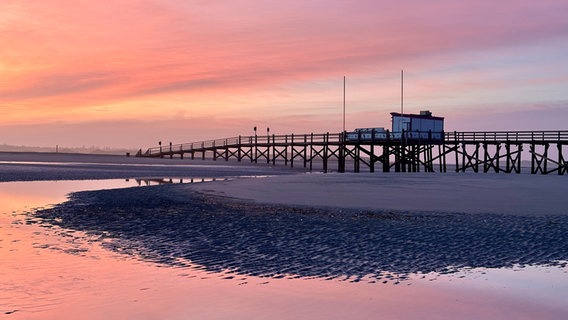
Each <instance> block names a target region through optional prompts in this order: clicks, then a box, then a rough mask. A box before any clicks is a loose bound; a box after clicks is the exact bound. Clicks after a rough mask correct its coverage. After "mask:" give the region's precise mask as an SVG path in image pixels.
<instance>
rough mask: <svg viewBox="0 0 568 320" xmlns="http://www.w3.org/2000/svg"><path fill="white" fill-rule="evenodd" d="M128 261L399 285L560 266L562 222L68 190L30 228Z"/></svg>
mask: <svg viewBox="0 0 568 320" xmlns="http://www.w3.org/2000/svg"><path fill="white" fill-rule="evenodd" d="M38 221H41V222H42V223H49V224H54V225H58V226H61V227H63V228H67V229H73V230H80V231H84V232H87V233H89V234H92V235H97V236H99V237H100V238H101V239H103V238H104V239H105V243H104V245H105V246H106V247H108V248H110V249H112V250H115V251H117V252H121V253H124V254H127V255H130V256H136V257H140V258H141V259H144V260H147V261H154V262H159V263H164V264H168V265H173V266H175V265H184V261H188V262H189V263H190V264H192V265H198V266H200V268H201V269H203V270H206V271H209V272H215V273H225V274H227V273H229V274H230V273H233V274H241V275H248V276H260V277H271V278H283V277H288V278H295V277H300V278H313V277H316V278H324V279H349V280H350V281H360V280H366V281H371V282H375V281H380V282H395V283H398V282H400V281H402V280H405V279H406V277H407V275H409V274H417V273H418V274H420V273H422V274H427V273H431V272H435V273H438V274H440V273H450V272H455V271H457V270H460V269H462V268H478V267H487V268H501V267H512V266H515V265H548V264H555V265H561V266H565V264H564V263H563V262H562V261H567V260H568V234H567V233H566V232H565V231H566V230H567V229H568V217H565V216H540V217H519V216H511V215H508V216H501V215H481V214H479V215H460V214H435V213H429V214H419V213H400V212H399V213H392V212H337V211H330V210H323V209H304V208H290V207H274V206H260V205H253V204H250V203H244V202H234V201H226V199H222V198H212V197H205V196H202V195H199V194H191V193H189V192H188V191H187V190H186V189H184V188H177V187H176V186H174V185H161V186H156V187H151V188H134V189H132V188H131V189H120V190H114V191H104V190H103V191H94V192H83V193H77V194H73V196H72V198H71V200H70V201H69V202H67V203H64V204H61V205H58V206H56V207H54V208H49V209H45V210H40V211H38V212H37V213H36V215H35V216H34V218H32V219H30V222H38Z"/></svg>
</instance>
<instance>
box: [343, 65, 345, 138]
mask: <svg viewBox="0 0 568 320" xmlns="http://www.w3.org/2000/svg"><path fill="white" fill-rule="evenodd" d="M343 132H345V76H343Z"/></svg>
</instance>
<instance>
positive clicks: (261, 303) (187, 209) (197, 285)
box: [0, 179, 568, 319]
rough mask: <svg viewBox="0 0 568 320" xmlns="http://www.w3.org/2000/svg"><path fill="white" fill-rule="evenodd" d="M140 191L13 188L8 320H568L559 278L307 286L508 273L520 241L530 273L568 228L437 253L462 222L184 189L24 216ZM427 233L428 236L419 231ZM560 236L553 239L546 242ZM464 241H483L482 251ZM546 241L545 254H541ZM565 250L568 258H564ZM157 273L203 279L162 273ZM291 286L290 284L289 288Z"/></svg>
mask: <svg viewBox="0 0 568 320" xmlns="http://www.w3.org/2000/svg"><path fill="white" fill-rule="evenodd" d="M174 181H179V180H178V179H174ZM184 181H185V179H184ZM144 184H145V183H143V184H142V185H144ZM135 185H137V182H136V181H135V180H130V181H126V180H113V181H67V182H62V181H60V182H56V183H55V182H51V181H50V182H31V183H30V182H26V183H0V204H1V209H2V210H0V235H1V236H0V261H1V267H0V314H1V315H2V316H3V317H5V318H6V319H67V318H76V317H77V316H76V315H81V316H80V317H81V318H82V319H106V318H108V315H109V314H112V315H113V317H115V318H121V319H140V318H156V319H159V318H161V319H187V318H195V319H208V318H209V319H210V318H216V319H219V318H225V319H226V318H231V319H250V318H270V319H289V318H291V317H294V316H297V315H299V314H301V315H302V316H301V317H303V318H310V319H330V318H340V319H372V318H377V317H381V318H397V319H417V318H424V317H425V316H424V315H425V314H426V315H431V316H432V317H436V318H438V319H455V318H460V319H465V318H483V319H500V318H505V317H506V318H515V319H535V318H539V319H562V318H563V316H565V314H566V312H568V309H567V307H566V304H565V303H564V299H565V297H564V293H565V292H566V290H567V289H568V283H567V279H568V277H566V271H565V270H564V271H562V270H561V269H559V268H544V267H534V268H532V267H529V268H523V269H519V268H515V269H510V270H502V269H490V270H483V271H481V272H480V271H479V270H478V269H475V270H474V269H468V271H462V272H459V273H456V274H452V275H444V276H438V275H437V274H438V273H436V272H434V273H432V274H427V275H426V276H427V277H435V276H437V277H438V279H439V280H442V281H432V282H430V281H424V282H418V281H419V279H415V278H413V279H415V280H413V281H412V285H411V286H408V285H398V286H390V285H388V286H382V285H367V284H365V283H349V282H345V281H341V282H340V281H320V280H319V279H307V277H318V278H321V277H327V276H326V275H328V274H332V275H340V274H342V276H339V277H338V279H347V278H348V276H349V275H358V274H359V275H360V274H364V273H365V272H370V273H374V274H376V273H377V272H378V270H383V269H380V268H382V267H384V268H385V269H386V270H396V266H395V265H390V266H389V265H387V263H390V264H393V263H395V262H394V260H392V259H386V260H385V261H386V262H385V263H383V264H380V263H379V264H377V263H376V262H375V260H377V259H378V258H379V257H380V255H381V254H382V255H385V256H388V254H389V252H390V255H392V256H393V257H394V256H400V257H399V262H401V263H402V267H401V270H403V269H404V268H408V267H409V265H411V263H410V262H408V263H405V262H404V261H403V260H404V259H409V258H408V256H409V255H408V253H404V251H405V250H408V251H411V252H415V254H417V251H420V250H422V251H424V252H425V253H424V254H423V255H426V256H427V253H426V251H428V250H431V251H432V252H431V257H430V258H427V257H426V258H425V260H424V261H422V262H420V261H419V260H415V261H414V263H416V265H417V266H419V267H417V268H416V270H420V269H422V268H423V270H428V269H431V268H424V265H427V263H425V262H427V261H428V260H429V259H433V258H432V257H433V256H435V255H437V256H438V258H437V259H438V260H439V261H446V262H448V261H450V262H451V261H452V258H451V256H452V255H454V256H462V258H463V257H464V256H467V254H465V253H464V252H463V251H467V250H472V251H473V253H472V254H471V257H472V258H475V259H477V260H478V261H481V262H480V264H483V263H482V262H483V261H484V260H487V259H489V258H490V257H491V256H492V255H496V256H498V253H499V252H502V251H504V252H507V251H508V250H512V252H510V253H509V254H505V256H504V257H500V259H499V263H496V264H497V265H501V264H503V262H507V264H508V263H510V262H511V261H513V260H514V259H512V256H514V255H515V254H519V250H518V249H511V248H508V244H510V243H514V242H516V241H525V242H526V243H525V244H523V245H521V246H524V248H526V249H527V252H526V254H520V255H519V256H520V258H519V261H527V258H526V257H528V256H541V257H540V258H538V259H535V260H534V261H536V262H539V261H540V262H542V261H553V260H554V259H555V258H557V257H563V256H565V255H566V250H565V248H564V247H563V246H562V243H566V239H565V238H564V237H562V236H560V237H558V230H557V229H560V230H564V231H565V230H566V224H565V221H563V220H562V221H561V220H547V218H544V220H543V221H544V222H545V223H543V221H533V220H528V221H526V224H531V223H532V222H536V225H537V227H531V226H527V225H526V224H525V223H521V222H518V221H517V222H515V221H512V223H511V221H509V222H507V221H501V222H499V219H497V220H494V219H489V220H487V221H485V225H486V226H485V227H483V228H481V229H489V230H488V231H485V234H486V236H485V237H483V236H482V235H483V234H484V233H483V232H482V233H477V234H475V233H474V234H472V235H471V236H468V235H467V232H466V231H467V228H465V227H463V226H462V227H460V228H457V231H456V232H455V233H454V235H455V238H456V239H457V240H454V239H449V240H448V239H446V242H448V244H447V245H444V244H443V243H439V244H432V242H434V243H436V242H441V240H440V239H439V238H440V237H442V236H443V234H441V232H440V231H439V230H438V229H441V228H442V227H441V226H436V222H437V223H442V222H444V223H447V225H446V226H448V227H450V228H452V227H454V226H456V225H459V223H458V222H459V219H457V220H456V218H452V217H451V216H450V217H442V216H441V217H437V218H436V219H434V220H433V221H429V222H428V221H423V222H420V219H419V218H418V217H417V218H414V219H411V218H410V217H411V216H409V217H406V218H405V217H404V216H397V215H395V216H393V215H391V214H387V213H383V214H377V213H358V214H346V213H343V214H340V213H337V212H335V213H333V212H328V211H321V210H313V211H305V210H299V209H290V208H272V207H261V206H250V205H244V204H230V203H227V202H225V201H222V200H219V199H212V198H201V197H199V196H196V195H191V194H188V193H186V191H184V190H180V189H183V188H184V187H183V186H179V185H170V184H166V185H161V186H152V187H150V188H127V189H121V190H114V191H112V190H107V191H90V192H85V193H80V194H76V195H73V196H72V200H71V202H69V203H67V204H64V205H61V206H56V207H55V208H54V209H48V210H40V211H39V216H38V217H39V218H38V217H35V218H31V221H30V222H34V223H32V224H25V223H24V221H23V217H24V216H22V215H21V211H28V210H30V209H31V208H35V207H45V206H46V205H47V204H56V203H58V202H61V201H63V200H64V199H65V198H66V197H65V194H67V193H69V192H72V191H79V190H87V189H89V190H93V189H99V188H102V189H110V188H124V187H132V186H135ZM180 187H181V188H180ZM99 204H100V205H101V206H100V207H98V205H99ZM82 206H83V207H84V208H83V209H81V207H82ZM106 218H108V219H110V221H108V222H107V221H105V220H106ZM457 218H459V217H457ZM89 220H91V221H89ZM452 221H453V222H452ZM462 222H463V223H467V222H468V221H467V220H463V221H462ZM494 222H499V223H496V224H495V228H490V227H488V226H491V225H492V224H493V223H494ZM505 222H507V223H505ZM36 223H42V226H43V227H40V226H38V225H36ZM383 224H384V226H382V227H381V225H383ZM414 224H416V227H412V225H414ZM479 224H480V223H479V222H478V223H476V224H472V225H471V226H470V228H471V229H476V228H478V227H479ZM59 226H62V227H63V228H60V227H59ZM522 226H524V227H523V228H520V227H522ZM498 227H499V228H501V231H499V230H497V229H498ZM350 228H354V229H352V230H349V229H350ZM400 228H402V229H404V228H406V229H407V231H408V232H416V233H417V234H419V235H421V237H425V235H424V233H431V234H432V240H430V241H424V242H425V243H424V244H423V245H420V244H417V243H416V237H418V235H417V236H413V235H412V233H410V235H409V236H408V237H406V238H402V237H401V236H400V234H399V232H398V231H396V229H400ZM421 228H423V229H424V231H420V230H417V229H421ZM549 229H550V230H551V234H550V237H545V236H543V234H542V233H543V232H546V230H549ZM514 230H517V231H514ZM531 230H533V231H534V232H533V231H531ZM391 232H392V233H393V234H392V235H390V233H391ZM471 232H472V233H473V231H471ZM515 232H517V233H522V234H525V236H518V235H516V234H515ZM531 232H532V233H531ZM397 234H398V235H397ZM496 236H501V237H502V238H505V239H504V240H498V241H493V243H494V247H495V248H494V250H491V249H487V251H491V252H489V253H487V255H486V256H485V258H483V257H484V256H483V255H481V253H480V251H482V249H480V248H479V246H480V244H479V243H485V242H487V239H484V238H495V237H496ZM461 237H466V238H468V237H469V239H475V240H476V241H471V243H469V244H468V243H467V242H468V241H467V239H462V240H460V238H461ZM397 238H398V241H395V239H397ZM543 238H546V239H545V240H544V241H543V242H542V245H535V244H530V243H529V242H531V241H536V242H539V241H541V240H542V239H543ZM423 239H424V240H425V238H423ZM436 239H438V240H437V241H436ZM554 241H557V242H558V243H557V244H554V243H553V242H554ZM453 242H456V243H453ZM478 242H479V243H478ZM396 243H398V245H399V249H400V250H396V245H395V244H396ZM527 243H528V244H527ZM458 244H461V245H465V246H466V247H465V248H464V249H463V250H461V251H460V252H461V253H460V254H456V253H451V252H452V250H454V249H455V246H456V245H458ZM102 245H104V246H105V247H107V248H112V249H114V250H115V251H116V252H120V255H118V254H113V253H112V251H109V250H105V249H103V248H102ZM546 246H549V248H547V249H544V250H542V251H540V250H541V249H542V247H546ZM381 248H382V249H381ZM413 248H414V249H413ZM559 250H560V251H562V250H563V251H562V252H561V254H560V255H558V254H557V253H554V252H556V251H559ZM445 251H447V253H445ZM458 251H459V250H458ZM445 254H447V256H448V257H445V256H444V255H445ZM417 255H418V256H419V255H420V254H417ZM546 256H548V258H544V257H546ZM137 258H139V259H140V260H135V259H137ZM456 260H457V258H454V259H453V261H456ZM145 261H151V262H155V261H157V262H160V263H165V264H166V265H170V266H179V265H186V266H187V265H189V266H190V269H185V268H183V269H180V268H156V267H155V264H154V263H146V262H145ZM192 261H194V262H195V263H199V265H197V266H194V265H192V264H191V263H192ZM435 265H438V266H440V265H442V263H438V264H435ZM351 266H355V267H351ZM420 266H422V267H420ZM211 271H219V273H217V272H213V273H212V272H211ZM239 273H240V274H239ZM248 274H258V275H261V276H264V278H263V277H253V276H249V275H248ZM287 274H288V275H296V276H301V277H302V278H301V279H290V278H289V277H290V276H286V275H287ZM281 275H285V278H284V279H276V278H280V277H281ZM310 275H311V276H310ZM266 277H270V278H266ZM393 277H394V278H393V279H394V280H393V281H396V277H399V278H400V276H397V275H393ZM348 279H351V280H354V279H356V277H353V276H352V277H351V278H348ZM374 279H376V278H374ZM385 279H387V280H388V279H389V278H387V277H386V274H385ZM427 279H428V278H427ZM393 281H391V282H393ZM496 288H497V289H496ZM188 297H190V298H189V299H188ZM377 315H379V316H377Z"/></svg>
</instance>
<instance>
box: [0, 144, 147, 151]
mask: <svg viewBox="0 0 568 320" xmlns="http://www.w3.org/2000/svg"><path fill="white" fill-rule="evenodd" d="M0 151H4V152H61V153H87V154H126V153H127V152H129V153H133V152H136V151H135V150H130V149H117V148H110V147H102V148H101V147H95V146H91V147H62V146H53V147H30V146H13V145H8V144H5V143H4V144H0Z"/></svg>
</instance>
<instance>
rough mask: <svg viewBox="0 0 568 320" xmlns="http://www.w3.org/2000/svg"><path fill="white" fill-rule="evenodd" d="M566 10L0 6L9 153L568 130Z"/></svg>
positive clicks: (550, 3) (474, 5)
mask: <svg viewBox="0 0 568 320" xmlns="http://www.w3.org/2000/svg"><path fill="white" fill-rule="evenodd" d="M566 12H568V3H566V1H560V0H557V1H554V0H543V1H534V0H531V1H527V0H516V1H509V0H505V1H449V0H443V1H411V0H401V1H396V2H393V1H381V0H374V1H371V0H369V1H367V0H362V1H337V0H336V1H333V0H314V1H310V0H303V1H261V0H255V1H217V0H207V1H203V0H194V1H192V0H184V1H181V0H177V1H174V0H163V1H151V0H146V1H142V0H141V1H131V0H128V1H127V0H116V1H112V2H111V3H109V2H100V1H70V0H69V1H65V0H44V1H33V2H27V1H26V2H23V1H12V0H3V1H2V2H1V3H0V47H1V48H2V50H0V75H1V77H0V119H1V120H0V144H2V143H7V144H16V145H33V146H53V145H56V144H58V145H60V146H69V147H72V146H83V145H85V146H91V145H95V146H101V147H106V146H110V147H129V148H139V147H148V146H153V145H155V144H156V143H157V141H159V140H161V141H172V142H174V143H180V142H191V141H197V140H203V139H214V138H223V137H228V136H236V135H239V134H241V135H249V134H251V133H252V128H253V127H254V126H257V127H258V128H259V130H261V131H264V130H266V129H265V128H266V127H270V129H271V133H275V134H285V133H307V132H325V131H330V132H339V131H341V129H342V105H343V101H342V99H343V91H342V90H343V76H344V75H345V76H347V108H346V109H347V128H348V129H352V128H355V127H372V126H384V127H390V122H389V120H390V115H389V113H390V112H392V111H399V110H400V70H401V69H404V74H405V85H404V91H405V96H404V101H405V111H406V112H418V111H419V110H421V109H429V110H431V111H432V112H433V113H434V114H435V115H438V116H444V117H446V128H447V129H448V130H532V129H534V130H558V129H568V124H566V119H568V90H567V88H568V60H567V59H566V56H568V22H567V21H568V20H566V15H565V14H566Z"/></svg>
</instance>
